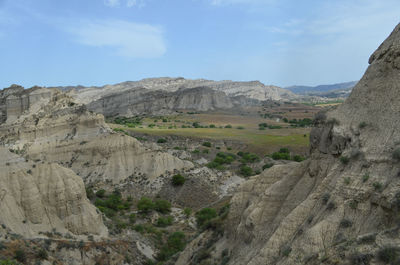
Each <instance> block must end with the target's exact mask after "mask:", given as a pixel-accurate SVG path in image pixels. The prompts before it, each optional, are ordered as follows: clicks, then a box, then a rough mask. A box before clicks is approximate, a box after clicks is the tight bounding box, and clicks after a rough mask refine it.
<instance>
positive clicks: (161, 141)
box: [157, 138, 167, 144]
mask: <svg viewBox="0 0 400 265" xmlns="http://www.w3.org/2000/svg"><path fill="white" fill-rule="evenodd" d="M166 142H167V140H166V139H164V138H160V139H158V140H157V143H158V144H163V143H166Z"/></svg>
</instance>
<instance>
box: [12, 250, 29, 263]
mask: <svg viewBox="0 0 400 265" xmlns="http://www.w3.org/2000/svg"><path fill="white" fill-rule="evenodd" d="M14 254H15V255H14V258H15V259H16V260H18V261H19V262H22V263H25V261H26V254H25V251H24V250H23V249H17V250H16V251H15V253H14Z"/></svg>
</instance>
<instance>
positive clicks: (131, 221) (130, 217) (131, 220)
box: [129, 213, 136, 224]
mask: <svg viewBox="0 0 400 265" xmlns="http://www.w3.org/2000/svg"><path fill="white" fill-rule="evenodd" d="M135 222H136V214H134V213H131V214H130V215H129V223H131V224H134V223H135Z"/></svg>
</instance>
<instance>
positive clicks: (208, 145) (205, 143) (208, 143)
mask: <svg viewBox="0 0 400 265" xmlns="http://www.w3.org/2000/svg"><path fill="white" fill-rule="evenodd" d="M203 146H205V147H211V143H210V142H204V143H203Z"/></svg>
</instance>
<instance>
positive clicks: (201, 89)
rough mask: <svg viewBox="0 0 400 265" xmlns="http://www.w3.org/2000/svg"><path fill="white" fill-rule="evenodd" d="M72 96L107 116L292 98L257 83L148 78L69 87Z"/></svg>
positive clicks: (196, 108)
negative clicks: (109, 83) (101, 85)
mask: <svg viewBox="0 0 400 265" xmlns="http://www.w3.org/2000/svg"><path fill="white" fill-rule="evenodd" d="M62 89H65V90H69V91H70V93H71V95H72V96H73V97H74V98H75V99H76V100H77V101H78V102H80V103H83V104H86V105H87V106H88V108H89V109H90V110H93V111H95V112H98V113H102V114H104V115H106V116H113V115H121V116H131V115H137V114H167V113H171V112H174V111H178V110H192V111H193V110H194V111H211V110H216V109H232V108H233V107H247V106H252V105H257V104H260V101H263V100H283V99H285V100H286V99H294V98H296V95H294V94H293V93H291V92H290V91H288V90H285V89H282V88H279V87H276V86H266V85H264V84H262V83H260V82H258V81H253V82H233V81H210V80H204V79H197V80H190V79H184V78H149V79H143V80H141V81H135V82H124V83H120V84H116V85H106V86H103V87H88V88H82V87H77V88H76V89H73V88H71V87H65V88H62Z"/></svg>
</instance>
